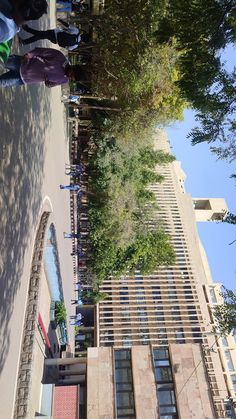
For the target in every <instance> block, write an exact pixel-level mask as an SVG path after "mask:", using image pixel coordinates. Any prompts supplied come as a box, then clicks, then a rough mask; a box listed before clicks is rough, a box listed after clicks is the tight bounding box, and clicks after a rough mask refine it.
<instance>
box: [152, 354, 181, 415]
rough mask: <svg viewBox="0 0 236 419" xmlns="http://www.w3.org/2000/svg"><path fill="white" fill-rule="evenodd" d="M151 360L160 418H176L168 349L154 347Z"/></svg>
mask: <svg viewBox="0 0 236 419" xmlns="http://www.w3.org/2000/svg"><path fill="white" fill-rule="evenodd" d="M153 360H154V367H155V378H156V386H157V398H158V402H159V414H160V416H159V417H160V419H178V414H177V408H176V398H175V392H174V383H173V376H172V370H171V365H170V360H169V351H168V349H154V350H153Z"/></svg>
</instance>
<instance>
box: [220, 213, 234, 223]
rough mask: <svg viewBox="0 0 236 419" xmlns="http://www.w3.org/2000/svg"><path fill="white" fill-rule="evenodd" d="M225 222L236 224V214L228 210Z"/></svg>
mask: <svg viewBox="0 0 236 419" xmlns="http://www.w3.org/2000/svg"><path fill="white" fill-rule="evenodd" d="M223 222H224V223H228V224H236V215H235V214H233V213H232V212H227V214H226V216H225V217H224V219H223Z"/></svg>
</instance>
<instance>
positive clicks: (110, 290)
mask: <svg viewBox="0 0 236 419" xmlns="http://www.w3.org/2000/svg"><path fill="white" fill-rule="evenodd" d="M156 148H157V149H163V150H165V151H167V152H170V146H169V143H168V139H167V138H166V136H165V135H164V134H163V133H162V134H157V141H156ZM156 170H157V172H158V173H160V174H162V175H164V177H165V180H164V182H162V183H160V184H153V185H151V186H150V189H151V190H152V191H153V192H154V194H155V195H156V200H157V204H158V207H159V208H158V209H157V210H156V211H155V214H154V216H153V219H151V220H150V221H149V226H150V228H152V227H154V226H155V225H157V224H162V225H163V227H164V229H165V231H166V232H167V233H168V234H169V235H170V236H171V240H172V243H173V247H174V250H175V253H176V263H175V265H173V266H169V267H161V268H157V270H156V271H154V272H153V273H152V274H149V275H141V274H140V272H136V274H135V275H133V276H131V275H129V274H127V275H125V276H122V277H121V278H120V279H117V278H110V279H108V280H106V281H104V283H103V284H102V286H101V291H102V292H106V293H107V294H109V298H107V299H106V300H104V301H103V302H101V303H100V304H99V308H98V320H97V323H98V342H97V343H98V346H113V347H114V348H117V349H118V348H130V347H133V346H134V345H150V344H151V345H153V346H155V347H158V348H160V349H162V348H163V349H164V348H168V347H169V345H174V347H176V344H177V345H178V344H179V345H181V344H182V345H183V344H193V343H196V344H201V345H202V350H203V356H204V365H205V368H206V371H207V374H208V379H209V385H210V388H211V391H212V396H213V402H214V410H215V412H216V417H217V418H221V417H222V418H223V417H231V416H228V415H229V412H228V403H227V400H228V398H229V397H233V398H235V393H234V392H232V391H231V390H232V382H231V381H227V380H225V378H226V375H227V374H225V370H224V364H223V363H222V357H221V356H219V355H220V354H221V352H222V349H221V346H220V343H219V341H220V340H219V336H215V335H214V334H213V332H212V315H211V310H210V305H209V297H208V293H209V286H210V288H211V287H212V285H210V284H212V280H211V277H210V271H209V266H208V263H207V258H206V256H205V253H204V250H203V247H202V245H201V243H200V239H199V236H198V232H197V227H196V221H219V220H222V219H223V218H224V216H225V214H226V212H227V206H226V204H225V201H224V200H223V199H216V198H194V199H193V198H192V197H191V196H190V195H189V194H187V193H186V192H185V188H184V181H185V177H186V176H185V174H184V172H183V171H182V169H181V166H180V163H179V162H177V161H175V162H173V163H170V164H167V165H164V166H162V167H157V168H156ZM179 350H180V351H181V350H182V349H181V347H180V348H179ZM227 353H228V352H226V356H228V355H227ZM228 359H229V357H228ZM233 368H235V366H234V367H233ZM235 373H236V372H235V370H234V374H232V376H234V375H235ZM169 417H172V416H168V418H169ZM173 417H174V416H173ZM196 417H198V416H196ZM206 417H207V416H206ZM209 417H211V416H209Z"/></svg>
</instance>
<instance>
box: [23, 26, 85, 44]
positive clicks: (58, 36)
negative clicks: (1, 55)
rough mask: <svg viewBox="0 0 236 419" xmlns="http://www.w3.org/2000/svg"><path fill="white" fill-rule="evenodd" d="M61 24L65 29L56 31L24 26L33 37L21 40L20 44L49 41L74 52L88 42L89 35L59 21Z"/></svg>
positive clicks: (56, 29)
mask: <svg viewBox="0 0 236 419" xmlns="http://www.w3.org/2000/svg"><path fill="white" fill-rule="evenodd" d="M58 20H59V22H60V23H62V24H63V26H64V29H62V28H55V29H48V30H46V31H43V30H40V31H39V30H36V29H34V28H31V27H29V26H28V25H22V28H23V29H24V30H25V31H26V32H28V33H31V34H32V35H33V36H31V37H30V38H27V39H22V38H20V43H21V44H22V45H28V44H31V43H33V42H37V41H41V40H44V39H47V40H49V41H51V42H52V43H53V44H58V45H59V47H62V48H68V49H69V51H73V50H74V49H75V48H77V47H78V45H79V43H80V42H81V41H82V42H88V40H89V39H88V34H86V33H80V30H79V28H77V27H76V26H73V25H69V24H68V23H67V22H64V20H62V19H58Z"/></svg>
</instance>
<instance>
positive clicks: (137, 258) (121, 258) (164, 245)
mask: <svg viewBox="0 0 236 419" xmlns="http://www.w3.org/2000/svg"><path fill="white" fill-rule="evenodd" d="M174 261H175V253H174V251H173V247H172V245H171V243H170V238H169V236H168V235H167V234H165V233H164V231H162V230H161V229H158V230H156V231H149V232H148V233H146V234H145V235H142V234H140V235H139V236H138V237H137V238H136V240H135V241H134V242H133V243H132V244H131V245H130V246H128V247H127V248H126V249H124V251H121V252H118V257H117V262H116V265H115V266H114V271H115V272H117V275H121V274H122V273H125V272H127V270H129V272H132V273H134V271H140V272H141V273H143V274H147V273H149V272H152V271H154V270H155V269H156V268H157V266H160V265H172V264H173V263H174Z"/></svg>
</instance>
